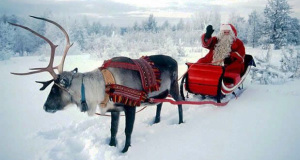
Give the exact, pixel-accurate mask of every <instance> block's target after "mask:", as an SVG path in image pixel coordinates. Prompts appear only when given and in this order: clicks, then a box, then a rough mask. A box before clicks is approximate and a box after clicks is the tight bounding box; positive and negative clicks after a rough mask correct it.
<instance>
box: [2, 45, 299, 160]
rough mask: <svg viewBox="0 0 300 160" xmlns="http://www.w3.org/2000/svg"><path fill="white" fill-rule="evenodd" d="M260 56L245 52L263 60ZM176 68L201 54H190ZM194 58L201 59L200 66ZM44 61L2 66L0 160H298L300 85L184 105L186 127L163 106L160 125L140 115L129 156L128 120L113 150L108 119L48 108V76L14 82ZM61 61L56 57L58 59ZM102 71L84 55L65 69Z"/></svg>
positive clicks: (150, 112) (249, 88)
mask: <svg viewBox="0 0 300 160" xmlns="http://www.w3.org/2000/svg"><path fill="white" fill-rule="evenodd" d="M259 52H260V51H259V50H251V49H250V50H248V53H253V54H259ZM189 55H190V56H189V57H188V58H183V59H181V60H180V62H179V65H180V66H179V68H180V73H179V74H180V75H182V74H183V73H184V72H185V70H186V67H185V65H184V62H185V61H190V60H193V59H194V61H196V60H197V59H198V58H199V57H201V56H200V55H194V54H193V53H191V54H189ZM195 57H198V58H197V59H196V58H195ZM38 59H39V57H24V58H12V59H11V60H8V61H2V62H0V71H1V73H2V75H1V79H0V84H1V85H0V90H1V96H0V101H1V104H2V105H1V109H0V128H1V131H0V137H1V138H0V144H1V145H0V159H1V160H33V159H36V160H96V159H97V160H123V159H128V160H141V159H144V160H154V159H158V160H183V159H189V160H199V159H204V160H215V159H222V160H296V159H299V156H300V153H299V148H300V121H299V113H300V105H299V104H300V103H299V101H298V100H299V97H300V80H294V81H290V82H287V83H284V84H282V85H258V84H252V83H250V80H249V78H248V79H247V80H246V81H245V84H244V86H245V88H246V90H245V91H244V92H243V94H242V95H241V96H240V97H239V98H238V99H236V100H235V99H233V100H232V101H230V102H229V104H228V105H227V106H225V107H214V106H211V105H203V106H193V105H190V106H189V105H184V107H183V110H184V122H185V123H183V124H180V125H179V124H178V113H177V107H176V106H174V105H170V104H164V105H163V110H162V115H161V123H159V124H155V125H153V124H152V123H153V119H154V115H155V109H156V107H154V106H151V107H148V108H146V109H145V110H144V111H142V112H140V113H138V114H137V116H136V121H135V126H134V131H133V134H132V147H130V148H129V151H128V152H127V153H125V154H122V153H120V151H121V150H122V148H123V146H124V141H125V135H124V128H125V127H124V117H122V118H121V119H120V126H119V132H118V146H117V147H110V146H109V145H108V142H109V137H110V118H109V117H99V116H94V117H88V116H87V115H86V114H84V113H81V112H80V111H79V109H77V108H76V107H75V106H70V107H69V108H68V109H66V110H65V111H60V112H57V113H55V114H49V113H46V112H45V111H44V110H43V104H44V102H45V100H46V98H47V95H48V93H49V89H50V87H48V88H47V89H46V90H45V91H43V92H41V91H39V88H40V87H41V85H40V84H36V83H35V81H37V80H42V81H43V80H49V79H50V76H49V74H48V73H41V74H35V75H30V76H23V77H22V76H15V75H11V74H10V73H9V72H12V71H13V72H25V71H27V70H28V68H30V67H40V66H46V65H47V62H40V61H38ZM57 59H58V60H59V58H57ZM101 64H102V62H101V61H97V60H91V59H90V58H89V56H87V55H79V56H68V58H67V60H66V63H65V70H71V69H73V68H74V67H78V68H79V71H80V72H85V71H90V70H92V69H94V68H96V67H99V66H100V65H101Z"/></svg>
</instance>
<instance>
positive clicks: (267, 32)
mask: <svg viewBox="0 0 300 160" xmlns="http://www.w3.org/2000/svg"><path fill="white" fill-rule="evenodd" d="M43 17H45V18H48V19H52V20H55V21H56V22H58V23H59V24H61V25H62V26H64V28H65V29H66V30H67V31H68V33H69V35H70V39H71V40H72V42H74V47H72V48H75V49H73V51H74V52H73V53H74V54H76V53H81V52H87V53H90V54H92V55H94V56H96V57H104V56H107V55H109V56H117V55H118V54H119V53H121V52H124V51H126V52H130V54H131V55H132V56H135V55H137V53H139V52H144V51H152V50H155V51H157V52H158V53H161V54H167V55H171V56H185V53H184V49H183V47H194V48H197V47H201V44H200V43H201V42H200V36H201V34H202V33H204V32H205V28H206V26H207V25H209V24H211V25H213V26H214V28H215V31H216V33H215V34H217V32H218V30H219V26H220V24H221V14H220V13H219V12H218V11H211V12H208V13H207V12H205V13H203V12H199V13H195V14H194V15H193V16H192V17H191V18H189V19H180V20H179V21H178V22H177V23H175V24H174V23H170V22H169V21H168V20H165V21H164V22H163V23H161V24H159V23H158V22H157V20H156V18H155V17H154V15H153V14H151V15H149V17H148V18H145V20H144V21H142V22H135V23H134V24H133V25H132V26H127V27H116V26H115V25H113V24H111V25H103V24H102V23H101V22H100V21H91V20H89V19H88V18H87V17H80V18H78V17H77V18H76V19H75V18H72V17H55V16H53V14H52V13H51V12H47V13H44V15H43ZM7 22H12V23H18V24H22V25H25V26H28V27H30V28H32V29H33V30H35V31H37V32H38V33H40V34H42V35H45V36H46V37H48V38H49V39H50V40H52V41H53V42H54V43H55V44H60V45H61V46H63V45H62V44H63V43H64V36H63V34H62V33H61V32H60V31H59V29H57V28H56V27H55V26H53V25H51V24H49V23H46V22H45V21H39V20H35V19H31V18H27V17H18V16H15V15H2V16H1V17H0V60H3V59H7V58H9V57H10V56H12V55H16V54H17V55H19V56H24V55H32V54H47V53H44V52H45V48H46V47H47V45H48V44H46V43H45V42H44V41H43V40H41V39H40V38H38V37H36V36H33V35H32V34H31V33H28V31H25V30H23V29H19V28H16V27H13V26H11V25H9V24H8V23H7ZM228 23H231V24H233V25H234V26H235V27H236V29H237V31H238V37H239V38H240V39H241V40H242V41H243V42H244V43H245V45H248V46H251V47H253V48H255V47H262V48H268V46H269V45H273V46H274V49H281V48H282V47H284V46H287V45H295V46H297V45H299V44H300V24H299V19H297V18H294V17H291V7H290V6H289V4H288V3H287V0H269V1H268V3H267V5H266V7H265V9H264V10H263V11H255V10H254V11H253V12H251V13H250V14H249V15H248V17H247V20H246V18H245V17H241V16H240V15H239V14H236V13H232V14H231V15H230V16H229V22H228Z"/></svg>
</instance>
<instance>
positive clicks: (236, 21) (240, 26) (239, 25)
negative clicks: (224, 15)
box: [229, 13, 248, 44]
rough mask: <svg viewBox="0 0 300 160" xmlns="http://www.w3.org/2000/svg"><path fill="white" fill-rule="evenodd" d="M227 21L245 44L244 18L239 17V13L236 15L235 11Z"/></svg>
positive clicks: (245, 27)
mask: <svg viewBox="0 0 300 160" xmlns="http://www.w3.org/2000/svg"><path fill="white" fill-rule="evenodd" d="M229 23H231V24H232V25H233V26H234V27H235V28H236V30H237V33H238V38H239V39H240V40H241V41H243V42H244V43H245V44H247V28H248V27H247V26H246V20H245V19H244V18H243V17H241V16H240V15H237V14H235V13H232V14H231V15H230V17H229Z"/></svg>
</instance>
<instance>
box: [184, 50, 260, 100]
mask: <svg viewBox="0 0 300 160" xmlns="http://www.w3.org/2000/svg"><path fill="white" fill-rule="evenodd" d="M186 65H187V66H188V71H187V73H186V74H185V75H184V77H183V78H182V80H181V85H180V94H181V96H182V98H183V100H185V96H184V89H185V90H186V91H187V92H189V93H192V94H196V95H202V96H211V97H214V98H216V100H217V102H218V103H220V102H221V99H222V97H224V96H225V95H227V94H231V93H233V92H234V91H235V90H236V89H237V88H239V87H240V85H241V84H242V83H243V81H244V80H245V78H246V76H247V75H248V73H249V71H250V68H251V66H255V62H254V60H253V57H252V56H251V55H246V56H245V71H244V73H242V74H237V73H231V72H225V68H224V67H222V66H215V65H209V64H197V63H186Z"/></svg>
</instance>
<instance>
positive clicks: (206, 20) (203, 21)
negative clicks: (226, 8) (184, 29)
mask: <svg viewBox="0 0 300 160" xmlns="http://www.w3.org/2000/svg"><path fill="white" fill-rule="evenodd" d="M192 22H193V26H194V27H193V28H194V30H200V31H203V32H205V29H206V26H208V25H212V26H213V28H214V30H215V31H219V29H220V25H221V14H220V12H219V11H217V10H213V11H210V12H207V11H202V12H201V11H200V12H197V13H195V14H194V15H193V16H192Z"/></svg>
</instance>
